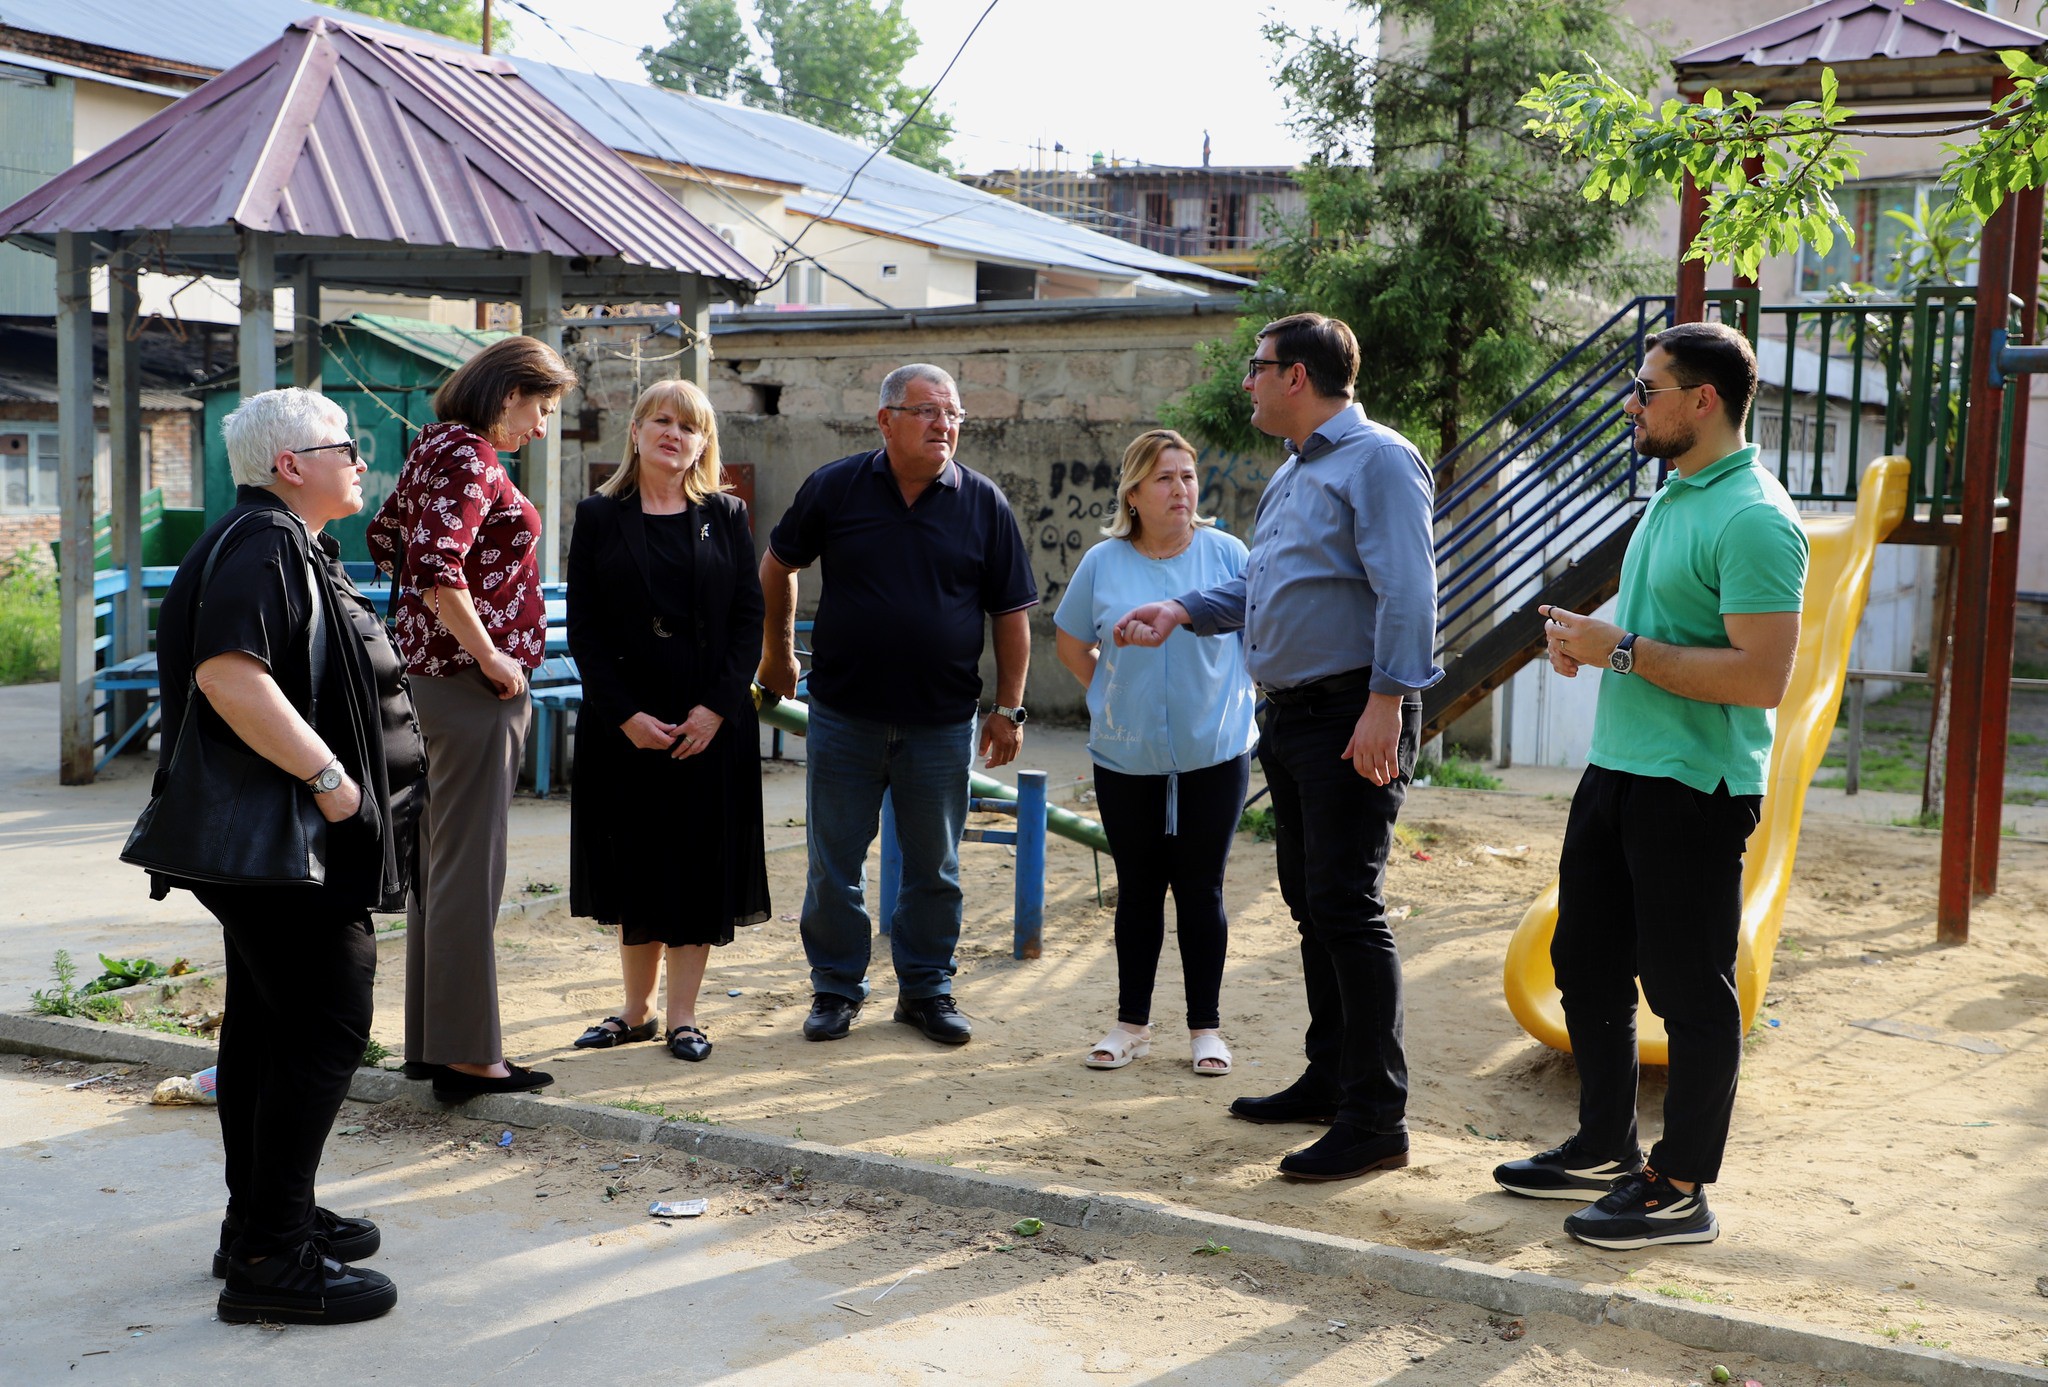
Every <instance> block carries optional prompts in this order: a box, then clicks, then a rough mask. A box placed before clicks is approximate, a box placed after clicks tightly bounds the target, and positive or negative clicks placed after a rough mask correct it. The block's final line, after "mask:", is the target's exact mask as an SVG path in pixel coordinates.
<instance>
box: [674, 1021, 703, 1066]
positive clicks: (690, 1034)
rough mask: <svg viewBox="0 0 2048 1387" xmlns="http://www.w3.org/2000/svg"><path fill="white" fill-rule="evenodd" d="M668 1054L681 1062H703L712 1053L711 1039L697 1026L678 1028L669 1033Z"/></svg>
mask: <svg viewBox="0 0 2048 1387" xmlns="http://www.w3.org/2000/svg"><path fill="white" fill-rule="evenodd" d="M668 1052H669V1053H670V1054H671V1055H674V1056H675V1057H676V1058H677V1059H679V1060H701V1059H703V1058H704V1057H705V1056H706V1055H708V1054H710V1053H711V1037H710V1036H708V1035H706V1034H704V1032H702V1031H700V1030H698V1029H697V1028H696V1027H695V1026H678V1027H676V1028H675V1029H674V1030H672V1031H670V1032H669V1033H668Z"/></svg>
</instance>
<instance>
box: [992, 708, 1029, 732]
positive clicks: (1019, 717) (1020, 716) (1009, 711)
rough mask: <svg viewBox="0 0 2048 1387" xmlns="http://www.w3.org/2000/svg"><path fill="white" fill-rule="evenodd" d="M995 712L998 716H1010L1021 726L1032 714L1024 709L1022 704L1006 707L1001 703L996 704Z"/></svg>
mask: <svg viewBox="0 0 2048 1387" xmlns="http://www.w3.org/2000/svg"><path fill="white" fill-rule="evenodd" d="M994 712H995V714H996V716H997V717H1003V718H1008V719H1009V720H1010V721H1011V722H1014V723H1016V724H1017V726H1019V727H1022V726H1023V725H1024V720H1025V719H1026V718H1028V717H1030V716H1031V714H1029V713H1027V712H1025V711H1024V708H1023V706H1022V705H1021V704H1020V705H1019V706H1017V707H1015V708H1005V707H1003V706H1002V705H1001V704H1000V703H999V704H997V705H996V706H995V709H994Z"/></svg>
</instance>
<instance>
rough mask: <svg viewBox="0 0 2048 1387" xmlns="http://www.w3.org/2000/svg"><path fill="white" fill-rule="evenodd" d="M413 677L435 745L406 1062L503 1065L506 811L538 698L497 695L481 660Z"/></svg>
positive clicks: (413, 910) (408, 919)
mask: <svg viewBox="0 0 2048 1387" xmlns="http://www.w3.org/2000/svg"><path fill="white" fill-rule="evenodd" d="M406 682H407V683H408V684H409V685H410V686H411V688H412V702H413V707H414V709H415V710H416V711H417V712H418V714H419V720H420V731H421V733H422V734H423V735H424V736H425V738H426V742H427V808H426V813H425V814H424V815H422V816H421V819H420V841H419V879H418V882H417V883H416V889H415V891H414V893H413V895H412V897H411V899H410V900H408V901H407V902H406V912H405V1058H406V1059H407V1060H408V1061H410V1062H415V1063H424V1064H495V1063H497V1062H498V1061H499V1060H501V1059H503V1058H504V1057H505V1041H504V1036H503V1033H502V1032H501V1031H500V1029H499V1026H498V958H497V949H496V945H495V935H496V931H497V925H498V903H499V901H501V900H502V899H503V898H504V895H505V831H506V816H507V814H508V813H509V812H510V810H511V807H512V791H513V788H514V787H515V786H516V785H517V784H518V781H519V763H520V759H521V755H522V752H523V751H524V749H525V746H526V728H527V724H528V723H529V722H530V721H531V720H532V717H533V704H532V702H531V701H530V699H529V698H528V696H527V694H526V693H525V692H524V691H522V692H521V693H520V695H519V696H518V697H517V698H505V699H501V698H499V697H498V695H497V691H496V690H495V689H493V688H492V687H491V682H490V681H489V680H488V679H486V678H484V675H483V672H482V671H481V670H479V669H476V668H475V667H473V666H472V667H471V668H468V669H465V670H463V671H462V672H460V673H458V674H451V675H443V676H431V675H419V674H414V675H409V676H407V681H406Z"/></svg>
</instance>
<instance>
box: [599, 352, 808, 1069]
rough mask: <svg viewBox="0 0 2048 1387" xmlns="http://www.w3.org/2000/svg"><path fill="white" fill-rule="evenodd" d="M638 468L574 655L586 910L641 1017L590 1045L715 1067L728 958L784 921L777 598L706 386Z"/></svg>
mask: <svg viewBox="0 0 2048 1387" xmlns="http://www.w3.org/2000/svg"><path fill="white" fill-rule="evenodd" d="M627 437H628V442H627V445H626V460H625V462H624V463H623V464H622V465H621V466H620V468H619V470H618V471H616V472H614V473H613V474H612V475H611V477H610V478H608V479H607V480H606V481H605V483H604V485H603V486H601V487H599V488H598V494H597V495H595V496H592V497H590V498H589V499H588V500H586V501H584V502H583V503H582V504H580V505H578V506H577V507H576V530H575V534H574V536H573V538H572V539H571V540H570V544H569V650H570V653H571V654H573V655H575V657H576V668H577V671H578V672H579V673H580V674H581V675H582V678H583V708H582V711H581V713H580V714H579V715H578V716H577V720H576V779H575V782H574V788H573V790H572V791H571V793H572V796H573V799H572V803H571V809H570V815H569V908H570V911H571V913H572V914H575V915H581V916H587V917H591V918H595V919H597V920H599V921H602V922H603V923H605V924H609V925H615V926H617V927H618V931H619V963H620V969H621V971H622V972H623V974H624V976H625V984H626V987H625V1003H624V1005H623V1006H621V1007H620V1008H619V1011H618V1014H617V1015H615V1016H607V1017H605V1018H604V1019H603V1020H602V1021H599V1022H597V1023H596V1024H595V1025H593V1026H591V1027H590V1028H589V1029H588V1030H586V1031H584V1032H583V1034H582V1035H581V1036H580V1037H578V1038H577V1040H576V1041H575V1044H576V1047H577V1048H578V1049H583V1050H605V1049H610V1048H612V1047H613V1046H616V1045H623V1044H626V1043H628V1042H631V1041H640V1040H652V1039H654V1037H655V1033H656V1021H655V1016H654V992H655V983H656V980H657V978H658V977H659V975H660V973H661V968H662V958H663V955H664V954H666V955H667V959H668V995H667V1006H666V1008H665V1012H664V1015H663V1017H662V1019H661V1022H660V1027H659V1029H660V1032H661V1035H662V1037H663V1039H664V1043H665V1044H666V1045H667V1046H668V1051H669V1053H670V1054H672V1055H674V1056H675V1057H676V1058H677V1059H681V1060H702V1059H704V1058H705V1057H706V1056H708V1055H709V1054H710V1053H711V1037H710V1035H709V1034H708V1033H707V1032H706V1031H705V1030H704V1028H703V1027H702V1026H701V1025H700V1024H699V1023H698V1019H697V992H698V989H699V988H700V987H701V986H702V985H703V982H704V967H705V964H706V962H707V961H708V960H709V958H710V956H711V949H712V946H714V945H720V944H730V943H731V942H732V936H733V929H734V927H736V926H741V925H755V924H759V923H760V922H761V921H763V920H765V919H767V918H768V870H767V866H766V858H765V857H764V855H763V849H762V838H761V737H760V731H759V724H758V723H757V722H756V720H755V716H754V700H753V697H752V694H751V690H750V688H749V685H750V683H751V682H752V679H753V674H754V670H755V668H756V666H758V665H759V664H760V662H761V616H762V603H761V578H760V574H759V571H758V570H757V568H756V561H755V558H754V539H753V532H752V531H751V530H750V529H749V528H748V524H747V507H746V503H745V502H743V501H741V500H740V499H739V498H738V497H737V496H734V495H731V494H730V493H729V492H727V491H726V489H725V486H726V484H725V481H724V479H723V478H722V477H721V475H720V471H719V464H718V421H717V419H716V418H714V417H713V415H712V412H711V401H710V400H708V399H706V398H705V396H704V392H703V391H702V390H700V389H698V388H697V387H696V386H695V385H693V384H691V383H690V382H688V381H681V380H664V381H657V382H656V383H654V384H653V385H650V386H648V387H647V389H646V390H645V391H644V392H642V394H641V396H640V400H639V402H638V403H637V404H636V405H635V406H634V407H633V423H632V428H631V430H630V431H629V433H628V435H627Z"/></svg>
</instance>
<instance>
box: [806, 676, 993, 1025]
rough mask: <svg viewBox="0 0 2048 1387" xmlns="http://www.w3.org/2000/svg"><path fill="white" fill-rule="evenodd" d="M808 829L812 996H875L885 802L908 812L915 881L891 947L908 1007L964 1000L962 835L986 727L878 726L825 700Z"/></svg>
mask: <svg viewBox="0 0 2048 1387" xmlns="http://www.w3.org/2000/svg"><path fill="white" fill-rule="evenodd" d="M804 755H805V759H806V775H805V785H804V805H805V817H806V819H807V821H808V823H809V829H810V832H809V838H810V876H809V880H808V881H807V882H806V884H805V888H804V912H803V940H804V956H805V957H806V958H808V959H809V960H810V964H811V990H812V991H813V992H828V993H832V994H835V995H837V996H841V997H852V998H855V999H857V1000H861V999H865V998H866V997H867V995H868V961H869V959H870V958H871V957H872V955H873V951H874V926H873V923H872V922H871V921H870V920H869V919H868V911H867V855H868V848H869V846H870V845H871V844H873V842H874V841H875V835H876V834H877V833H878V832H879V831H880V829H881V819H882V793H883V791H885V790H886V791H887V792H888V793H889V799H890V804H891V805H892V807H893V808H894V809H895V811H896V834H897V839H898V841H899V842H900V843H901V844H902V846H903V881H902V884H901V887H900V889H899V890H898V891H897V894H896V917H895V919H893V920H892V921H890V925H889V946H890V952H891V955H892V959H893V961H894V963H895V965H896V990H897V996H898V997H899V998H900V999H901V1000H903V1001H917V1000H919V999H920V998H924V997H940V996H944V995H946V994H947V993H950V992H951V991H952V990H953V973H954V971H955V969H956V967H957V964H956V962H955V960H954V957H953V951H954V949H955V947H956V946H957V945H958V944H959V942H960V830H961V829H962V828H963V827H965V826H966V823H967V776H968V767H969V765H970V763H971V759H972V757H973V755H974V719H973V718H969V719H968V720H967V721H965V722H958V723H947V724H941V725H938V726H932V725H921V724H909V723H886V722H871V721H869V720H868V719H866V718H855V717H847V716H845V715H843V714H839V713H835V712H833V711H832V710H831V709H829V708H827V707H825V706H824V705H822V704H820V703H818V702H817V701H816V700H813V701H812V703H811V729H810V734H809V736H808V737H807V738H806V739H805V752H804Z"/></svg>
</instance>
